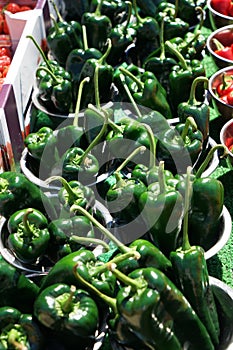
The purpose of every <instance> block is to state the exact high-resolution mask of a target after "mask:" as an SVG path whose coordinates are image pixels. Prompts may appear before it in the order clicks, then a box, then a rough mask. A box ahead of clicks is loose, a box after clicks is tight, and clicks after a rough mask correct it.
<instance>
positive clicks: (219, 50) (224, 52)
mask: <svg viewBox="0 0 233 350" xmlns="http://www.w3.org/2000/svg"><path fill="white" fill-rule="evenodd" d="M213 43H214V45H215V47H216V49H215V50H214V52H215V53H216V55H218V56H221V57H223V58H226V59H228V60H231V61H233V44H231V46H224V45H223V44H222V43H221V42H220V41H219V40H218V39H216V38H213Z"/></svg>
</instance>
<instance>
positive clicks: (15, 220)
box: [7, 208, 50, 263]
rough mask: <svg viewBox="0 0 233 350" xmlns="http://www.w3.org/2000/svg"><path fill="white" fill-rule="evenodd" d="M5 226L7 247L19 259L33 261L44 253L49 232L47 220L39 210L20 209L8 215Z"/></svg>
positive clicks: (27, 261) (26, 261)
mask: <svg viewBox="0 0 233 350" xmlns="http://www.w3.org/2000/svg"><path fill="white" fill-rule="evenodd" d="M7 227H8V231H9V233H10V234H9V236H8V243H9V247H10V248H11V249H12V251H13V254H15V255H16V256H17V258H18V259H19V260H21V261H23V262H25V263H34V262H36V261H37V259H39V258H41V257H42V256H43V255H44V253H45V251H46V249H47V246H48V243H49V240H50V234H49V231H48V220H47V218H46V217H45V216H44V215H43V214H42V213H41V212H39V211H38V210H36V209H32V208H26V209H21V210H19V211H17V212H15V213H14V214H12V215H11V216H10V218H9V220H8V223H7Z"/></svg>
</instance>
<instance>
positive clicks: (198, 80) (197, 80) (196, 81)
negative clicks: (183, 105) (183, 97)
mask: <svg viewBox="0 0 233 350" xmlns="http://www.w3.org/2000/svg"><path fill="white" fill-rule="evenodd" d="M208 81H209V79H208V78H207V77H204V76H200V77H197V78H195V79H194V80H193V82H192V85H191V90H190V95H189V99H188V104H190V105H194V104H196V103H197V100H196V88H197V85H198V84H200V83H204V86H205V88H206V87H207V86H208Z"/></svg>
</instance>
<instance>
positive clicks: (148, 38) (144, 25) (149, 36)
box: [132, 0, 159, 62]
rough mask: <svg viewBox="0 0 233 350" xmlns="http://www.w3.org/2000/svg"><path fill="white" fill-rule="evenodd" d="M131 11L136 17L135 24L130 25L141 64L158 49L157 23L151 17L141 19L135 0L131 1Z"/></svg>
mask: <svg viewBox="0 0 233 350" xmlns="http://www.w3.org/2000/svg"><path fill="white" fill-rule="evenodd" d="M133 9H134V13H135V17H136V23H135V24H134V23H133V24H132V27H133V28H134V29H136V42H135V50H136V54H137V57H138V59H139V61H140V62H143V60H144V59H145V57H147V56H148V54H149V53H150V52H152V51H154V50H155V49H156V48H158V47H159V23H158V22H157V20H156V19H155V18H154V17H152V16H151V15H150V16H146V17H144V18H142V17H141V16H140V15H139V12H138V7H137V3H136V0H133Z"/></svg>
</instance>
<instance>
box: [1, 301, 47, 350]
mask: <svg viewBox="0 0 233 350" xmlns="http://www.w3.org/2000/svg"><path fill="white" fill-rule="evenodd" d="M44 345H45V339H44V336H43V334H42V331H41V329H40V327H39V325H38V323H37V322H36V321H35V320H34V318H33V316H32V315H31V314H24V313H21V312H20V311H19V310H18V309H16V308H13V307H10V306H5V307H1V308H0V348H1V349H2V350H7V349H28V350H42V349H44Z"/></svg>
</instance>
